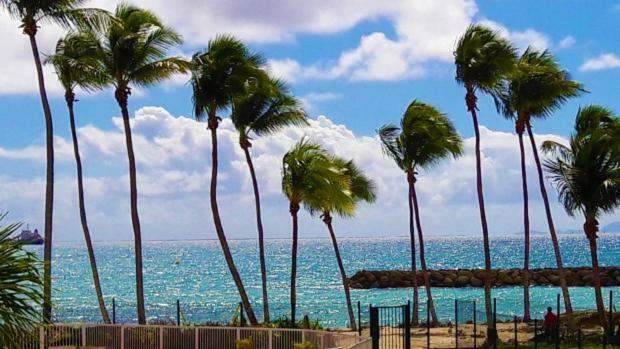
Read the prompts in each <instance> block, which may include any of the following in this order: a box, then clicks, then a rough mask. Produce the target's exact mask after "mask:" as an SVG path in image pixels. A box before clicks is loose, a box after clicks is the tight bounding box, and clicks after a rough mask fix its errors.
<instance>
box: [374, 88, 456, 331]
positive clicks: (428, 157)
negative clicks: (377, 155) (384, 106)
mask: <svg viewBox="0 0 620 349" xmlns="http://www.w3.org/2000/svg"><path fill="white" fill-rule="evenodd" d="M378 133H379V138H380V139H381V143H382V145H383V150H384V152H385V154H386V155H387V156H389V157H390V158H392V159H393V160H394V162H396V165H397V166H398V167H399V168H400V169H401V170H403V171H404V172H405V174H406V176H407V183H408V186H409V195H408V202H409V233H410V236H411V256H412V258H411V263H412V269H413V271H414V280H415V279H417V276H416V275H415V270H416V269H415V235H414V214H415V225H416V228H417V230H418V241H419V245H420V266H421V267H422V277H423V279H424V286H425V288H426V297H427V306H428V307H429V311H430V314H431V319H427V321H432V324H433V326H435V325H437V323H438V321H437V314H436V312H435V306H434V304H433V296H432V293H431V284H430V277H429V273H428V268H427V265H426V255H425V249H424V234H423V232H422V223H421V220H420V210H419V208H418V198H417V194H416V190H415V183H416V182H417V178H416V174H417V173H418V172H417V171H418V169H420V168H429V167H431V166H433V165H435V164H437V163H438V162H440V161H441V160H442V159H444V158H446V157H447V156H453V157H454V158H456V157H458V156H460V155H461V153H462V152H463V143H462V140H461V137H460V136H459V135H458V133H457V132H456V129H455V128H454V125H453V124H452V122H450V120H449V119H448V117H447V116H446V115H444V114H442V113H441V112H440V111H439V110H437V109H436V108H435V107H433V106H431V105H429V104H426V103H423V102H421V101H418V100H414V101H413V102H412V103H411V104H410V105H409V107H408V108H407V110H406V111H405V114H404V116H403V118H402V119H401V122H400V127H399V126H396V125H392V124H388V125H384V126H383V127H381V128H380V129H379V131H378ZM415 286H417V281H414V287H415ZM417 310H418V306H417V291H416V290H415V288H414V314H413V316H414V319H415V321H417V317H418V314H417Z"/></svg>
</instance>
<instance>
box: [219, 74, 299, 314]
mask: <svg viewBox="0 0 620 349" xmlns="http://www.w3.org/2000/svg"><path fill="white" fill-rule="evenodd" d="M265 75H266V74H265ZM231 119H232V122H233V124H234V125H235V128H236V129H237V131H238V132H239V146H240V147H241V149H242V150H243V153H244V155H245V160H246V163H247V164H248V169H249V171H250V177H251V178H252V187H253V189H254V202H255V207H256V226H257V229H258V250H259V260H260V270H261V281H262V291H263V314H264V315H263V319H264V320H263V321H264V322H269V297H268V292H267V266H266V262H265V243H264V232H263V222H262V217H261V207H260V192H259V188H258V180H257V179H256V171H255V170H254V164H253V163H252V156H251V155H250V148H251V147H252V142H251V139H252V138H251V137H252V135H256V136H258V137H260V136H267V135H271V134H274V133H276V132H278V131H280V130H282V129H283V128H285V127H288V126H302V125H307V121H306V113H305V112H304V110H303V108H302V107H301V104H300V103H299V101H298V100H297V99H295V97H293V96H292V95H291V94H290V92H289V91H288V90H287V88H286V86H285V85H284V83H283V82H282V81H279V80H273V79H270V78H268V76H265V77H264V78H260V79H258V80H256V81H255V83H254V84H252V85H251V87H250V88H249V90H248V93H247V94H245V95H242V96H239V97H237V98H235V99H234V100H233V103H232V114H231Z"/></svg>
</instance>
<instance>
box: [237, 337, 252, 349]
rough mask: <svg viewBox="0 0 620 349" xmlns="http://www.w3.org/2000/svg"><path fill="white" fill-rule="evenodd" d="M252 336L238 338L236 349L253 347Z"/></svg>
mask: <svg viewBox="0 0 620 349" xmlns="http://www.w3.org/2000/svg"><path fill="white" fill-rule="evenodd" d="M253 348H254V344H252V338H246V339H240V340H238V341H237V349H253Z"/></svg>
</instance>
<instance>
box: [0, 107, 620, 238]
mask: <svg viewBox="0 0 620 349" xmlns="http://www.w3.org/2000/svg"><path fill="white" fill-rule="evenodd" d="M84 116H87V115H84ZM114 124H115V126H116V128H115V129H110V130H104V129H101V128H98V127H95V126H93V125H85V126H82V127H80V128H79V131H78V135H79V140H80V142H81V144H80V146H81V152H82V156H83V162H84V170H85V186H86V200H87V211H88V217H89V221H90V224H91V231H92V234H93V236H94V239H95V240H125V239H131V238H132V233H131V225H130V217H129V213H128V212H129V197H128V176H127V169H126V153H125V144H124V138H123V137H124V136H123V132H122V124H121V120H120V118H118V117H115V118H114ZM132 129H133V132H134V144H135V152H136V156H137V162H138V191H139V209H140V213H141V219H142V225H143V238H144V239H146V240H162V239H205V238H215V233H214V231H213V224H212V219H211V211H210V208H209V204H208V201H209V200H208V194H209V191H208V188H209V180H210V163H211V161H210V148H211V147H210V136H209V134H208V132H207V130H206V127H205V124H203V123H199V122H197V121H195V120H193V119H191V118H188V117H184V116H173V115H171V114H170V113H169V112H168V111H167V110H165V109H164V108H161V107H143V108H141V109H139V110H137V111H136V112H135V115H134V118H133V119H132ZM218 132H219V144H220V148H219V150H220V164H221V165H220V166H221V167H220V177H219V179H220V180H219V191H218V194H219V202H220V209H221V212H222V218H223V221H224V227H225V229H226V232H227V234H228V236H229V237H230V238H254V237H255V235H256V228H255V219H254V202H253V196H252V189H251V182H250V178H249V174H248V170H247V165H246V162H245V159H244V156H243V153H242V152H241V150H240V148H239V146H238V138H237V137H238V135H237V133H236V132H235V130H234V128H233V126H232V124H231V122H230V120H228V119H224V120H223V122H222V124H221V126H220V128H219V130H218ZM481 133H482V151H483V156H484V157H483V171H484V172H483V173H484V184H485V195H486V200H487V215H488V217H489V218H488V219H489V224H490V229H491V232H492V233H493V234H494V235H500V234H510V233H517V232H519V231H521V230H522V229H521V224H522V223H521V222H522V218H521V189H520V188H521V177H520V170H519V165H518V147H517V139H516V137H515V136H514V135H512V134H509V133H505V132H498V131H493V130H489V129H488V128H486V127H484V126H483V127H481ZM304 136H306V137H309V138H310V139H312V140H314V141H316V142H319V143H321V144H323V145H324V146H325V147H326V148H327V149H328V150H330V151H332V152H334V153H336V154H338V155H340V156H343V157H345V158H352V159H354V160H355V161H356V162H357V163H358V164H359V166H360V167H361V168H362V169H363V170H364V171H366V172H367V174H368V175H369V176H370V177H371V178H372V179H373V180H375V181H376V184H377V188H378V200H377V202H376V204H374V205H372V206H369V205H361V206H360V207H359V211H358V213H357V216H356V217H355V218H352V219H346V220H345V219H335V220H334V221H335V224H336V229H337V232H338V234H339V236H341V237H361V236H363V237H389V236H404V235H406V234H407V232H408V231H407V229H408V228H407V227H408V225H407V221H408V213H407V201H406V192H407V191H406V180H405V176H404V174H403V173H402V172H401V171H400V170H399V169H397V168H396V166H395V164H394V163H393V162H392V161H391V160H390V159H387V158H386V157H385V156H384V154H383V153H382V151H381V147H380V143H379V140H378V138H377V137H376V136H360V135H356V134H355V133H353V132H352V131H351V130H350V129H348V128H347V127H346V126H345V125H342V124H336V123H334V122H332V121H331V120H330V119H329V118H328V117H326V116H322V115H321V116H318V117H316V118H315V119H312V120H310V126H309V127H305V128H288V129H286V130H284V131H283V132H281V133H280V134H278V135H275V136H273V137H263V138H257V139H255V140H254V141H253V147H252V149H251V152H252V156H253V159H254V164H255V167H256V171H257V175H258V179H259V185H260V190H261V193H262V203H263V218H264V224H265V231H266V237H268V238H287V237H288V236H289V235H290V216H289V214H288V209H287V207H288V206H287V202H286V200H285V198H284V196H283V195H282V193H281V191H280V171H281V158H282V155H283V154H284V153H285V152H286V151H287V150H288V149H289V148H290V147H291V146H293V144H294V143H296V142H297V141H299V139H301V138H302V137H304ZM544 139H555V140H558V141H562V140H564V138H562V137H560V136H556V135H537V141H538V142H541V141H542V140H544ZM55 145H56V150H57V168H56V173H57V176H56V185H57V189H56V197H55V211H54V213H55V217H54V218H55V220H54V224H55V239H57V240H78V241H79V240H80V239H81V238H82V233H81V228H80V224H79V217H78V209H77V206H76V189H75V175H74V162H73V154H72V150H71V144H70V140H69V139H65V138H62V137H56V139H55ZM473 146H474V140H473V138H467V139H465V148H466V151H465V154H464V156H463V157H461V158H459V159H456V160H454V159H447V160H446V161H444V162H443V163H442V164H441V165H438V166H437V167H435V168H432V169H429V170H427V171H421V173H420V175H419V180H418V183H417V186H418V191H419V196H420V205H421V211H422V212H421V213H422V223H423V226H424V229H425V233H426V234H428V235H444V234H446V235H452V234H459V235H462V234H464V235H475V236H478V235H479V234H480V228H479V215H478V206H477V201H476V196H475V186H474V183H475V171H474V154H473ZM529 155H530V154H529V151H528V165H529V166H530V170H531V171H530V172H529V173H528V176H529V186H530V198H531V205H530V207H531V216H532V229H534V230H546V229H545V228H546V220H545V217H544V211H543V209H542V202H541V200H540V194H539V189H538V183H537V180H536V177H535V173H534V168H533V162H532V159H531V156H529ZM0 160H1V161H0V162H1V164H2V168H1V169H0V170H1V171H0V173H3V175H0V212H3V211H10V220H11V221H16V220H17V221H23V222H26V223H30V225H31V227H32V228H34V227H41V226H42V221H43V197H44V165H45V152H44V147H43V146H42V145H41V144H31V145H28V146H26V147H23V148H16V149H5V148H0ZM548 190H549V193H550V194H551V196H552V203H553V210H554V214H555V215H554V218H555V220H556V224H557V227H558V229H565V228H574V227H579V226H580V223H579V219H577V220H573V219H571V218H569V217H567V215H566V214H565V213H564V212H563V210H562V209H561V207H560V206H559V205H558V204H557V200H556V199H555V190H554V189H553V188H551V187H549V188H548ZM612 218H613V217H612ZM604 222H605V220H603V223H604ZM300 227H301V228H300V234H301V236H302V237H320V236H326V235H325V234H326V233H325V231H324V230H325V228H324V226H323V224H322V223H321V222H320V220H319V219H318V218H317V217H311V216H309V215H308V214H307V213H305V212H304V213H303V214H302V215H301V225H300Z"/></svg>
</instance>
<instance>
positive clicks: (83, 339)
mask: <svg viewBox="0 0 620 349" xmlns="http://www.w3.org/2000/svg"><path fill="white" fill-rule="evenodd" d="M80 336H81V337H82V346H83V347H85V346H86V326H85V325H81V326H80Z"/></svg>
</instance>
